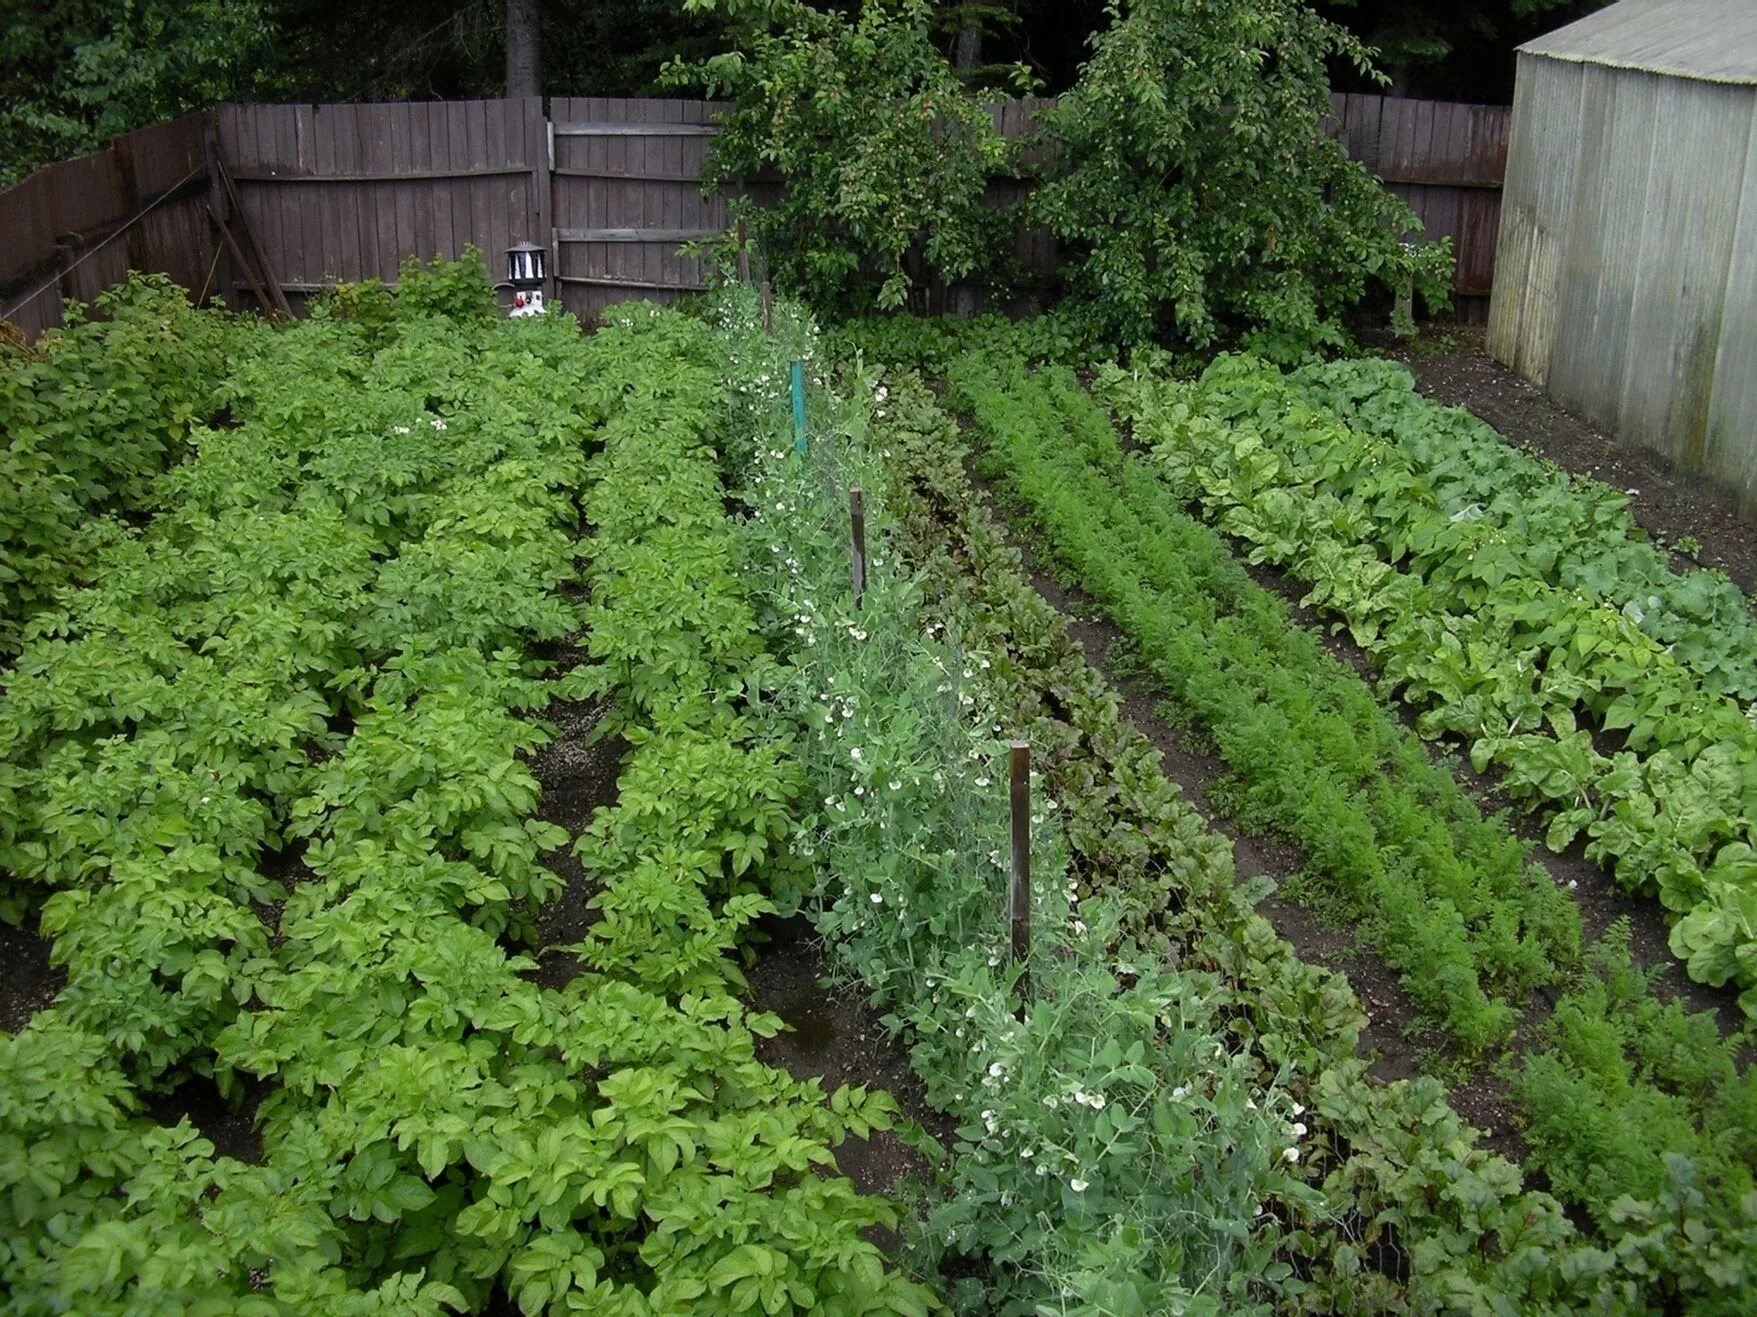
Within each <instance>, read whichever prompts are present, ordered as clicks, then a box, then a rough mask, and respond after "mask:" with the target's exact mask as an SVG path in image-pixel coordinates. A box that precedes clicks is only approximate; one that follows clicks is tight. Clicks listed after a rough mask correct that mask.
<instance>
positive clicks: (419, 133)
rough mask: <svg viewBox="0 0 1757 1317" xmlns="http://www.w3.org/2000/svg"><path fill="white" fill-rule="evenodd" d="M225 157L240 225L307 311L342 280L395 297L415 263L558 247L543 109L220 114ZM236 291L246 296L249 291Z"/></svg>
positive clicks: (495, 271)
mask: <svg viewBox="0 0 1757 1317" xmlns="http://www.w3.org/2000/svg"><path fill="white" fill-rule="evenodd" d="M218 114H219V133H220V149H221V155H222V158H223V159H224V160H225V161H226V165H227V168H228V169H229V170H230V171H231V174H232V178H233V180H234V181H235V182H236V184H237V186H238V192H239V200H240V202H241V204H242V206H243V211H244V218H245V220H246V222H247V223H248V224H249V226H250V228H251V230H252V232H253V233H254V234H255V237H256V240H257V242H258V244H259V245H260V246H261V248H262V252H263V257H264V260H265V262H266V263H267V265H268V268H269V270H270V271H272V272H273V274H274V275H275V277H276V278H277V279H278V280H279V282H280V285H281V287H282V288H283V289H284V290H285V292H286V293H287V295H288V298H289V300H290V301H292V302H293V303H294V305H295V307H297V306H298V305H300V303H301V301H302V299H304V298H305V297H308V296H309V295H310V294H312V293H314V292H317V291H318V290H320V289H322V288H324V287H326V286H328V285H330V284H332V283H334V282H335V281H337V280H339V279H340V280H359V279H382V280H384V281H385V282H386V283H394V282H395V281H396V276H397V268H398V266H400V265H401V263H402V262H403V260H404V259H405V258H407V257H409V256H417V257H420V258H421V259H423V260H427V259H431V258H433V257H436V256H437V257H445V258H455V257H457V256H459V255H460V254H462V252H463V250H464V248H465V247H466V246H469V245H470V244H472V243H473V244H475V246H476V247H478V248H480V249H481V251H482V254H483V257H484V259H485V261H486V262H487V266H488V270H489V272H490V275H491V276H493V277H496V278H498V276H499V274H500V272H501V270H502V268H503V267H502V254H503V253H504V251H505V250H506V248H508V247H511V246H513V245H514V244H515V243H518V242H523V241H527V240H528V241H533V242H546V241H547V240H548V228H549V223H548V212H549V198H548V173H549V148H548V132H547V127H546V121H545V119H544V117H543V103H542V101H541V100H540V99H539V98H537V97H534V96H529V97H523V98H519V99H514V100H498V101H449V102H427V101H401V102H393V103H389V104H376V105H222V106H220V107H219V110H218ZM238 291H240V292H241V291H242V287H240V288H239V290H238Z"/></svg>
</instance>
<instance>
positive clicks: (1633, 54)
mask: <svg viewBox="0 0 1757 1317" xmlns="http://www.w3.org/2000/svg"><path fill="white" fill-rule="evenodd" d="M1518 58H1519V64H1518V81H1517V84H1516V87H1515V91H1514V96H1513V130H1512V140H1511V143H1510V145H1509V148H1508V155H1507V179H1506V190H1505V192H1504V194H1503V204H1502V210H1501V234H1500V243H1499V249H1498V252H1497V256H1496V268H1495V283H1494V294H1493V298H1492V301H1491V303H1490V308H1489V326H1488V346H1489V351H1490V352H1491V353H1492V354H1493V355H1494V357H1495V358H1496V359H1497V360H1499V361H1501V362H1504V363H1505V364H1507V365H1509V366H1511V367H1513V368H1514V369H1515V370H1517V371H1518V372H1519V373H1520V374H1521V375H1524V376H1525V377H1526V378H1528V379H1531V380H1533V381H1535V382H1537V383H1539V384H1543V385H1545V386H1546V387H1547V388H1548V390H1549V392H1550V394H1551V395H1552V396H1553V397H1555V398H1556V399H1557V400H1558V401H1559V402H1561V403H1562V404H1563V405H1564V406H1566V407H1568V408H1569V409H1570V410H1572V411H1575V412H1577V413H1579V414H1581V415H1584V416H1587V417H1589V418H1591V419H1592V420H1594V421H1595V422H1597V423H1599V424H1600V425H1603V426H1604V427H1605V428H1606V429H1608V430H1610V431H1611V432H1612V433H1614V434H1616V435H1617V436H1618V437H1619V438H1621V439H1623V440H1625V441H1627V442H1629V443H1631V444H1637V445H1641V446H1645V447H1649V448H1654V449H1657V450H1658V451H1660V452H1661V453H1664V454H1665V455H1666V456H1668V457H1670V458H1671V459H1672V460H1673V461H1674V462H1676V463H1677V464H1678V465H1679V466H1680V467H1682V468H1683V469H1684V470H1686V471H1690V472H1693V473H1698V474H1701V475H1703V476H1704V477H1706V478H1707V479H1708V480H1709V481H1710V482H1712V483H1713V484H1716V485H1718V486H1720V487H1721V488H1722V489H1724V490H1726V491H1727V492H1728V493H1730V494H1732V495H1733V496H1734V497H1735V498H1736V499H1737V501H1738V505H1739V508H1740V510H1741V511H1742V512H1743V513H1744V515H1746V516H1747V517H1757V0H1620V3H1617V4H1613V5H1611V6H1610V7H1609V8H1607V9H1603V10H1600V11H1599V12H1598V13H1596V14H1593V15H1591V16H1589V17H1587V18H1583V19H1581V20H1580V21H1579V22H1577V23H1571V24H1569V25H1568V26H1567V27H1564V28H1560V29H1558V30H1556V31H1554V32H1551V33H1550V34H1549V35H1547V36H1544V37H1540V38H1539V39H1538V40H1536V41H1532V42H1528V43H1527V44H1526V45H1523V46H1521V47H1520V48H1519V55H1518Z"/></svg>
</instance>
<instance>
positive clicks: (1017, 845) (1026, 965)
mask: <svg viewBox="0 0 1757 1317" xmlns="http://www.w3.org/2000/svg"><path fill="white" fill-rule="evenodd" d="M1007 767H1008V777H1009V782H1008V786H1009V795H1010V796H1011V798H1012V806H1013V885H1012V893H1011V901H1010V902H1009V905H1010V911H1011V919H1012V931H1013V962H1014V964H1016V965H1018V966H1019V967H1020V968H1019V1004H1020V1008H1021V1009H1023V1007H1024V1004H1025V1003H1026V1002H1027V1001H1029V1000H1030V999H1031V969H1030V965H1031V743H1030V742H1029V741H1014V742H1012V744H1011V745H1010V746H1009V747H1008V751H1007Z"/></svg>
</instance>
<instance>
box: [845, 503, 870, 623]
mask: <svg viewBox="0 0 1757 1317" xmlns="http://www.w3.org/2000/svg"><path fill="white" fill-rule="evenodd" d="M848 521H849V524H850V525H851V526H852V528H853V532H854V606H855V607H856V608H859V607H860V598H861V596H862V595H864V594H865V593H866V491H865V490H864V489H862V488H861V487H860V486H859V485H856V486H854V488H853V489H851V490H849V491H848Z"/></svg>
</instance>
